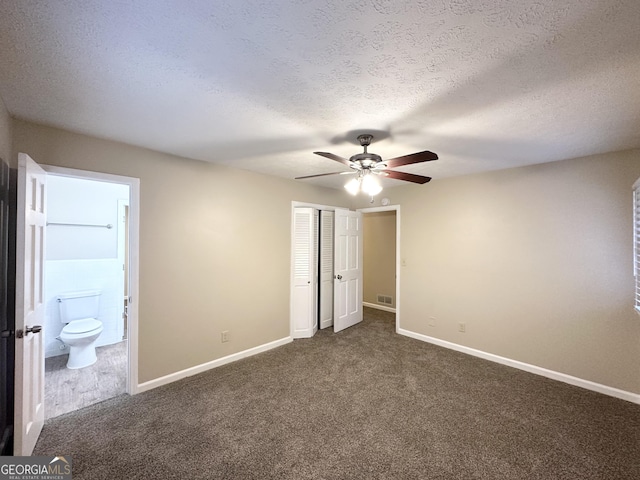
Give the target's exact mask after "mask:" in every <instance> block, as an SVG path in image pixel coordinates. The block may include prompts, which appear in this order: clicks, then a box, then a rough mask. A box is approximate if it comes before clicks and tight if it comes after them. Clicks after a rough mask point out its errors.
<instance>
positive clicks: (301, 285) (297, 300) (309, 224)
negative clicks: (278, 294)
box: [291, 207, 318, 338]
mask: <svg viewBox="0 0 640 480" xmlns="http://www.w3.org/2000/svg"><path fill="white" fill-rule="evenodd" d="M293 230H294V240H293V272H292V275H293V282H292V292H291V322H292V326H293V328H292V334H293V338H308V337H312V336H313V335H315V333H316V332H317V331H318V210H316V209H315V208H310V207H297V208H295V209H294V218H293Z"/></svg>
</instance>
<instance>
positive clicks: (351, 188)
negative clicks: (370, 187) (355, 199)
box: [344, 177, 361, 195]
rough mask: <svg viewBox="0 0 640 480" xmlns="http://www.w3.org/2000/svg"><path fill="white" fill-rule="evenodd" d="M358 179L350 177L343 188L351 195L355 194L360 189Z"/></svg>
mask: <svg viewBox="0 0 640 480" xmlns="http://www.w3.org/2000/svg"><path fill="white" fill-rule="evenodd" d="M360 181H361V179H360V177H358V178H352V179H351V180H349V181H348V182H347V183H346V184H345V186H344V188H345V189H346V190H347V192H349V193H350V194H351V195H357V194H358V192H359V191H360Z"/></svg>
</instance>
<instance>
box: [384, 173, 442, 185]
mask: <svg viewBox="0 0 640 480" xmlns="http://www.w3.org/2000/svg"><path fill="white" fill-rule="evenodd" d="M380 173H381V174H382V175H386V176H387V177H389V178H395V179H396V180H404V181H405V182H413V183H420V184H422V183H427V182H428V181H430V180H431V177H423V176H422V175H414V174H413V173H406V172H396V171H395V170H381V171H380Z"/></svg>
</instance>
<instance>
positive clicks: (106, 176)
mask: <svg viewBox="0 0 640 480" xmlns="http://www.w3.org/2000/svg"><path fill="white" fill-rule="evenodd" d="M41 166H42V168H43V169H44V171H45V172H47V173H51V174H54V175H58V176H64V177H72V178H79V179H85V180H97V181H102V182H109V183H119V184H123V185H128V186H129V282H130V283H129V292H130V297H131V300H130V302H129V307H128V316H127V349H128V352H127V357H128V362H127V365H128V369H127V385H126V388H127V393H128V394H129V395H134V394H136V393H138V391H139V390H138V303H139V301H140V293H139V252H140V179H139V178H134V177H124V176H121V175H112V174H110V173H101V172H90V171H87V170H78V169H74V168H65V167H56V166H52V165H41Z"/></svg>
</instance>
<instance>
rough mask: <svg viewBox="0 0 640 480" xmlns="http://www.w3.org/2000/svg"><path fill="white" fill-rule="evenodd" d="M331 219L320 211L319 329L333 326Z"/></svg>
mask: <svg viewBox="0 0 640 480" xmlns="http://www.w3.org/2000/svg"><path fill="white" fill-rule="evenodd" d="M333 218H334V213H333V212H332V211H329V210H321V211H320V302H319V304H320V313H319V316H320V328H327V327H330V326H331V325H333V242H334V238H333Z"/></svg>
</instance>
